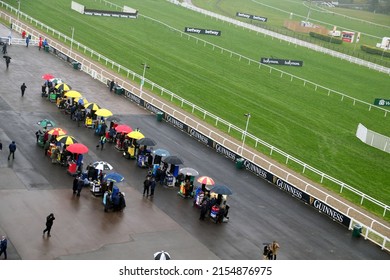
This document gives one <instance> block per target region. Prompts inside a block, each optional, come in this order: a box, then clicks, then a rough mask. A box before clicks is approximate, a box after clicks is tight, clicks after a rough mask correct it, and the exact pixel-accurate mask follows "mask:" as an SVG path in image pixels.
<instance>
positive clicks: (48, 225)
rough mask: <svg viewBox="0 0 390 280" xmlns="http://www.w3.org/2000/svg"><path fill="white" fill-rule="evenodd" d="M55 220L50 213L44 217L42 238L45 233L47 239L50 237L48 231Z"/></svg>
mask: <svg viewBox="0 0 390 280" xmlns="http://www.w3.org/2000/svg"><path fill="white" fill-rule="evenodd" d="M55 219H56V218H55V217H54V214H53V213H50V214H49V216H47V217H46V228H45V229H44V230H43V236H45V233H46V232H47V237H50V236H51V235H50V231H51V227H52V226H53V222H54V220H55Z"/></svg>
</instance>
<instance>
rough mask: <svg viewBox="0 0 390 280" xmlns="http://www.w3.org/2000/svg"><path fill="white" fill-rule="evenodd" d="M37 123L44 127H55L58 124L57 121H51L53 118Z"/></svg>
mask: <svg viewBox="0 0 390 280" xmlns="http://www.w3.org/2000/svg"><path fill="white" fill-rule="evenodd" d="M37 124H39V125H40V126H41V127H42V128H45V127H55V126H56V123H55V122H53V121H51V120H48V119H43V120H41V121H39V122H37Z"/></svg>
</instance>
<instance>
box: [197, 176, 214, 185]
mask: <svg viewBox="0 0 390 280" xmlns="http://www.w3.org/2000/svg"><path fill="white" fill-rule="evenodd" d="M197 181H198V183H201V184H202V185H203V184H204V185H214V184H215V183H214V180H213V179H212V178H210V177H208V176H202V177H199V178H198V180H197Z"/></svg>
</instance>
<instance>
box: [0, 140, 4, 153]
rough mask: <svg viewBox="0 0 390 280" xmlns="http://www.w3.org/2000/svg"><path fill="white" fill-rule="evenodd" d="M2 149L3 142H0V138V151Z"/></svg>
mask: <svg viewBox="0 0 390 280" xmlns="http://www.w3.org/2000/svg"><path fill="white" fill-rule="evenodd" d="M2 150H3V143H1V140H0V151H2Z"/></svg>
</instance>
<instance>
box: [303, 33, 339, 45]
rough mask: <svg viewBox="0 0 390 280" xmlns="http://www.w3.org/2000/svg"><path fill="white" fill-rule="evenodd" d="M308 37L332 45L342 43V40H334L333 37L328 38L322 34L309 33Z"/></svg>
mask: <svg viewBox="0 0 390 280" xmlns="http://www.w3.org/2000/svg"><path fill="white" fill-rule="evenodd" d="M309 35H310V36H311V37H314V38H317V39H320V40H322V41H326V42H330V43H334V44H341V43H342V42H343V40H341V39H339V38H335V37H332V36H329V35H324V34H321V33H316V32H310V33H309Z"/></svg>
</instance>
